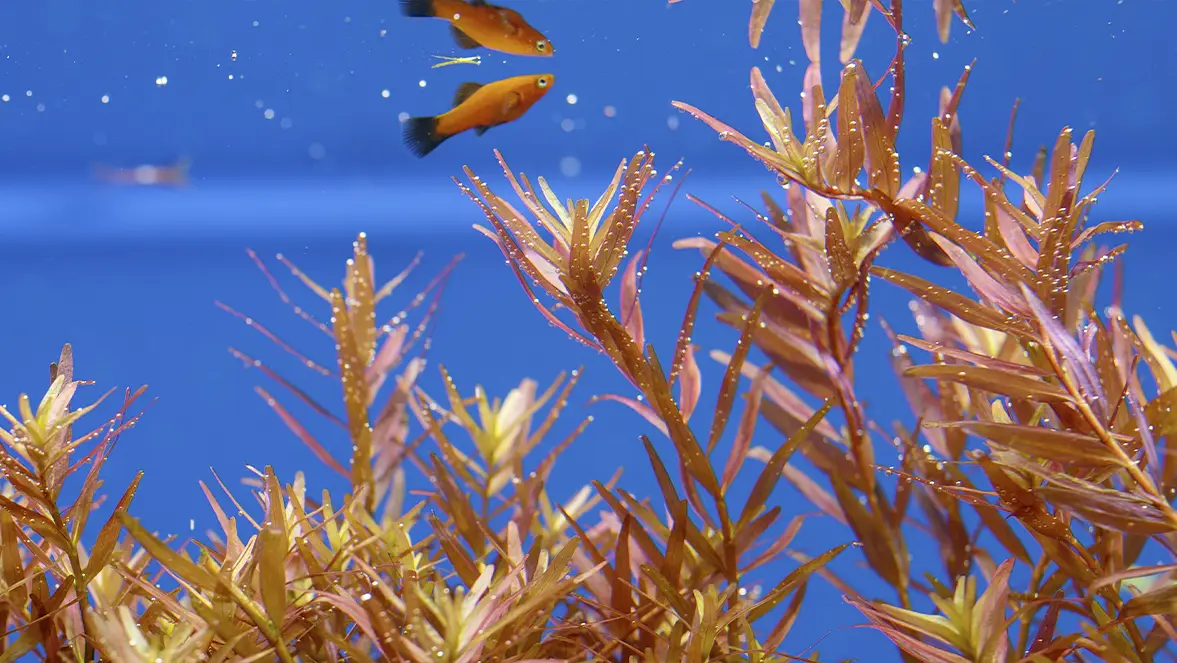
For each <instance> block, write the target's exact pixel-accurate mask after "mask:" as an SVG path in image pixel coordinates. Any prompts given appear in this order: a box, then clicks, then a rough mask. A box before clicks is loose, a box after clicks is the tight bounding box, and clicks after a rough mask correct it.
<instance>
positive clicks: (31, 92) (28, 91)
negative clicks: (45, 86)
mask: <svg viewBox="0 0 1177 663" xmlns="http://www.w3.org/2000/svg"><path fill="white" fill-rule="evenodd" d="M25 96H26V97H31V96H33V91H32V90H25Z"/></svg>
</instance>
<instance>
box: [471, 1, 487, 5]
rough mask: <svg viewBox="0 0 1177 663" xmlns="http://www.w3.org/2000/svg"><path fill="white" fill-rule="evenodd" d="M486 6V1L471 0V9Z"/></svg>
mask: <svg viewBox="0 0 1177 663" xmlns="http://www.w3.org/2000/svg"><path fill="white" fill-rule="evenodd" d="M485 4H486V0H470V6H471V7H481V6H483V5H485Z"/></svg>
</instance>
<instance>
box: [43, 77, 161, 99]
mask: <svg viewBox="0 0 1177 663" xmlns="http://www.w3.org/2000/svg"><path fill="white" fill-rule="evenodd" d="M155 84H156V85H158V86H159V87H163V86H165V85H167V84H168V77H167V76H158V77H156V79H155ZM29 96H32V92H30V93H29Z"/></svg>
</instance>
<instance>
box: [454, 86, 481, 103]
mask: <svg viewBox="0 0 1177 663" xmlns="http://www.w3.org/2000/svg"><path fill="white" fill-rule="evenodd" d="M481 89H482V83H462V84H461V85H459V86H458V91H457V92H455V93H454V108H457V107H458V106H461V105H462V102H464V101H466V100H467V99H469V98H470V97H472V96H474V93H475V92H477V91H479V90H481Z"/></svg>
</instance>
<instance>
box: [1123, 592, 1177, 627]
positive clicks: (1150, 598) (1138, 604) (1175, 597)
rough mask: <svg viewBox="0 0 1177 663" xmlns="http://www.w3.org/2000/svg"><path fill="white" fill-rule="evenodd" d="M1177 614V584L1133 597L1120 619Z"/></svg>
mask: <svg viewBox="0 0 1177 663" xmlns="http://www.w3.org/2000/svg"><path fill="white" fill-rule="evenodd" d="M1174 612H1177V584H1168V585H1165V586H1164V587H1161V588H1160V589H1154V590H1153V591H1151V592H1145V593H1143V594H1139V595H1137V596H1134V597H1132V598H1131V599H1130V600H1129V601H1128V603H1126V604H1125V605H1124V609H1123V610H1121V611H1120V619H1136V618H1137V617H1143V616H1145V615H1170V614H1173V613H1174Z"/></svg>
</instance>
